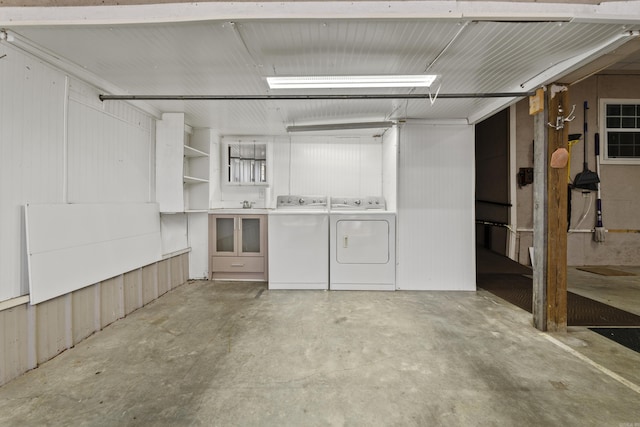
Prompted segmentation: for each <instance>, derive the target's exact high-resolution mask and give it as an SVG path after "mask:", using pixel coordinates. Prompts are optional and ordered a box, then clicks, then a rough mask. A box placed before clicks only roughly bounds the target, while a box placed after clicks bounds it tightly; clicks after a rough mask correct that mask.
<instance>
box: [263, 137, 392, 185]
mask: <svg viewBox="0 0 640 427" xmlns="http://www.w3.org/2000/svg"><path fill="white" fill-rule="evenodd" d="M290 151H291V157H290V165H289V173H290V176H289V186H290V191H291V194H318V195H330V196H366V195H374V196H377V195H380V194H382V166H381V161H382V160H381V158H382V148H381V143H380V139H379V138H372V137H335V136H296V137H292V138H291V150H290ZM279 190H280V189H275V191H276V192H278V193H279V194H285V193H282V192H280V191H279Z"/></svg>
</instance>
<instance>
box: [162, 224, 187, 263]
mask: <svg viewBox="0 0 640 427" xmlns="http://www.w3.org/2000/svg"><path fill="white" fill-rule="evenodd" d="M160 234H161V236H162V254H163V255H167V254H170V253H173V252H178V251H181V250H183V249H187V248H188V247H189V241H188V239H187V214H161V215H160Z"/></svg>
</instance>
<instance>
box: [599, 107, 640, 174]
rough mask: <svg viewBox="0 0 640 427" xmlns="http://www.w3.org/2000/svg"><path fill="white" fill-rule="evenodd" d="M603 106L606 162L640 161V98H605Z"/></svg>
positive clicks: (603, 157)
mask: <svg viewBox="0 0 640 427" xmlns="http://www.w3.org/2000/svg"><path fill="white" fill-rule="evenodd" d="M600 107H601V108H600V112H601V119H600V127H601V136H602V138H601V140H600V144H601V147H600V148H601V149H602V150H601V153H600V154H601V155H602V160H603V162H606V163H623V164H630V163H637V164H640V100H638V99H624V100H621V99H603V100H601V102H600Z"/></svg>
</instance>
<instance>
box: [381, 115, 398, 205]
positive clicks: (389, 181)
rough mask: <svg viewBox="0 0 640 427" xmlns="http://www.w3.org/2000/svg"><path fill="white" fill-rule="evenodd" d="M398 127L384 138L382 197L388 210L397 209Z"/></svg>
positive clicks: (389, 131) (390, 130) (392, 129)
mask: <svg viewBox="0 0 640 427" xmlns="http://www.w3.org/2000/svg"><path fill="white" fill-rule="evenodd" d="M397 184H398V127H397V126H393V127H392V128H391V129H389V130H387V131H386V132H385V134H384V135H383V136H382V196H384V198H385V200H386V202H387V209H388V210H390V211H394V212H395V211H396V209H397Z"/></svg>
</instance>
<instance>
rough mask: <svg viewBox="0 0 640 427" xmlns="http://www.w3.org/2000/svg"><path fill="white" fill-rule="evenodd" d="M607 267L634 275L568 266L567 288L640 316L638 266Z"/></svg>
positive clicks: (639, 270)
mask: <svg viewBox="0 0 640 427" xmlns="http://www.w3.org/2000/svg"><path fill="white" fill-rule="evenodd" d="M607 267H609V268H612V269H615V270H620V271H625V272H628V273H633V274H636V276H603V275H600V274H594V273H590V272H587V271H582V270H578V267H569V268H568V269H567V286H568V290H569V291H571V292H574V293H576V294H579V295H582V296H583V297H587V298H591V299H593V300H596V301H599V302H601V303H603V304H608V305H611V306H614V307H617V308H619V309H621V310H625V311H628V312H629V313H633V314H637V315H639V316H640V267H636V266H607Z"/></svg>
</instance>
